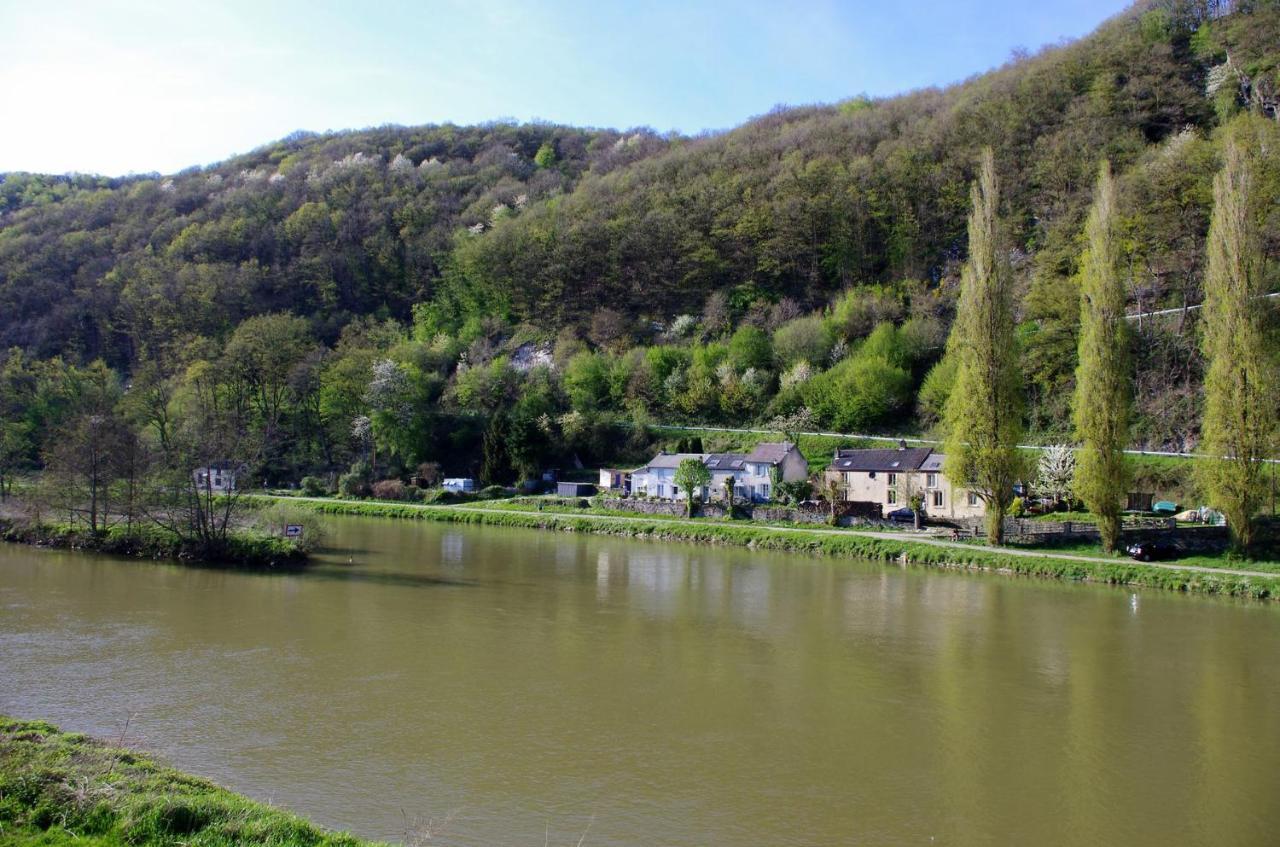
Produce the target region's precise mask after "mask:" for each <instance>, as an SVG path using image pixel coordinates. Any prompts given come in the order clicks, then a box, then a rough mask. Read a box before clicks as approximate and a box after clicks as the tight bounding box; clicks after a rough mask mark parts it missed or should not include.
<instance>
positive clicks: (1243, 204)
mask: <svg viewBox="0 0 1280 847" xmlns="http://www.w3.org/2000/svg"><path fill="white" fill-rule="evenodd" d="M1252 182H1253V170H1252V167H1251V163H1250V162H1249V160H1248V159H1247V157H1246V154H1245V151H1244V150H1242V149H1241V147H1240V144H1239V142H1238V141H1237V140H1236V139H1234V138H1233V139H1230V140H1228V142H1227V147H1226V155H1225V162H1224V163H1223V167H1222V170H1221V171H1219V173H1218V175H1217V176H1216V177H1215V178H1214V181H1213V217H1212V218H1211V220H1210V223H1209V242H1208V245H1207V252H1208V255H1209V262H1208V268H1207V270H1206V273H1205V281H1204V288H1205V303H1204V310H1203V314H1204V338H1203V349H1204V354H1205V358H1206V359H1207V360H1208V372H1207V374H1206V375H1205V387H1204V394H1205V404H1204V422H1203V428H1202V444H1201V451H1202V452H1203V453H1205V455H1206V458H1205V459H1204V460H1203V461H1202V462H1200V464H1199V471H1200V474H1199V475H1200V479H1201V482H1202V484H1203V486H1204V488H1205V490H1206V491H1207V492H1208V494H1209V497H1210V500H1211V501H1212V502H1213V504H1214V505H1215V506H1217V507H1218V508H1219V509H1221V510H1222V513H1223V514H1224V515H1225V516H1226V518H1227V525H1228V526H1229V527H1230V529H1231V536H1232V540H1233V542H1234V544H1235V546H1236V548H1237V549H1238V550H1241V551H1242V552H1245V553H1248V552H1250V551H1251V550H1252V548H1253V545H1254V518H1255V516H1256V514H1257V512H1258V510H1259V509H1260V508H1261V506H1262V504H1263V502H1264V498H1265V494H1266V492H1265V489H1264V486H1263V482H1262V475H1263V470H1264V462H1265V460H1266V459H1267V458H1268V456H1269V455H1270V453H1271V450H1272V448H1273V446H1274V444H1275V435H1276V397H1277V385H1276V382H1277V380H1276V373H1275V364H1274V362H1273V361H1272V360H1271V359H1270V358H1269V357H1268V351H1267V348H1266V343H1267V342H1266V334H1265V326H1264V323H1263V321H1264V318H1263V310H1262V309H1260V308H1259V306H1258V303H1257V300H1256V298H1257V297H1259V296H1260V295H1262V294H1264V293H1266V289H1265V286H1264V284H1263V275H1262V250H1261V246H1260V242H1259V237H1258V231H1257V226H1256V223H1255V218H1254V214H1255V210H1254V209H1253V208H1252V207H1251V205H1250V200H1251V198H1250V192H1251V189H1252Z"/></svg>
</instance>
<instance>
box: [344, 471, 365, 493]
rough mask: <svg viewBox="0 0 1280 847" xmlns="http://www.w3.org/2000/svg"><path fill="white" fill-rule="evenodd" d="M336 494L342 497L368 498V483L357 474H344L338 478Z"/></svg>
mask: <svg viewBox="0 0 1280 847" xmlns="http://www.w3.org/2000/svg"><path fill="white" fill-rule="evenodd" d="M338 493H339V494H341V495H342V496H343V497H368V496H369V483H368V481H367V480H365V478H364V477H363V476H361V475H360V474H357V473H344V474H343V475H342V476H340V477H338Z"/></svg>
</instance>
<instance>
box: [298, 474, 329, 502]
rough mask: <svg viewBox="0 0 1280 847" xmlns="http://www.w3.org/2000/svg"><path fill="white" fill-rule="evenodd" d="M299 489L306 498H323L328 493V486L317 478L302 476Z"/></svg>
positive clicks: (321, 479)
mask: <svg viewBox="0 0 1280 847" xmlns="http://www.w3.org/2000/svg"><path fill="white" fill-rule="evenodd" d="M301 488H302V493H303V494H305V495H307V496H308V497H323V496H325V495H326V494H328V493H329V484H328V483H327V482H325V480H324V478H322V477H318V476H304V477H303V478H302V484H301Z"/></svg>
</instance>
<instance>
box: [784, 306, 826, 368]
mask: <svg viewBox="0 0 1280 847" xmlns="http://www.w3.org/2000/svg"><path fill="white" fill-rule="evenodd" d="M832 343H833V339H832V338H831V331H830V330H829V329H828V328H827V324H826V321H824V320H823V319H822V318H821V317H819V316H818V315H809V316H808V317H803V318H796V319H795V320H793V321H791V322H789V323H785V324H783V325H782V326H780V327H778V329H777V330H776V331H775V332H774V334H773V349H774V352H775V353H776V355H777V357H778V362H779V364H781V365H782V366H783V367H789V366H791V365H794V364H795V363H797V362H808V363H810V364H813V363H818V364H822V363H823V362H826V361H827V357H828V356H829V355H830V353H831V345H832Z"/></svg>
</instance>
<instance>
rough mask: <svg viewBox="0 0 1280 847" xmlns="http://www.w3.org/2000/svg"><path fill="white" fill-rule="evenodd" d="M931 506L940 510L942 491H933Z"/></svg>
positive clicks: (939, 489)
mask: <svg viewBox="0 0 1280 847" xmlns="http://www.w3.org/2000/svg"><path fill="white" fill-rule="evenodd" d="M933 505H934V507H935V508H938V509H941V508H942V489H941V488H938V489H935V490H934V492H933Z"/></svg>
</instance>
